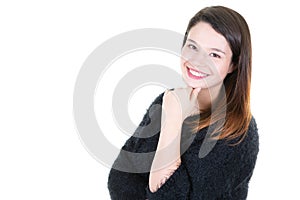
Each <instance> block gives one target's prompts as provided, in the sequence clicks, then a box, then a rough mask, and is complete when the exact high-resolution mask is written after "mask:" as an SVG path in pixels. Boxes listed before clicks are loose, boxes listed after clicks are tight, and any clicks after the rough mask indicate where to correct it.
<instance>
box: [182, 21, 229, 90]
mask: <svg viewBox="0 0 300 200" xmlns="http://www.w3.org/2000/svg"><path fill="white" fill-rule="evenodd" d="M231 57H232V52H231V49H230V46H229V44H228V42H227V41H226V39H225V38H224V37H223V36H222V35H221V34H219V33H217V32H216V31H215V30H214V29H213V28H212V27H211V25H210V24H208V23H205V22H199V23H198V24H196V25H195V26H194V27H193V28H191V30H190V32H189V33H188V36H187V40H186V43H185V45H184V46H183V48H182V52H181V69H182V76H183V79H184V81H185V83H186V84H187V85H188V86H190V87H193V88H198V87H200V88H202V89H205V88H213V87H215V86H220V85H221V84H222V83H223V80H224V78H225V77H226V75H227V74H228V73H230V72H231V68H232V66H231Z"/></svg>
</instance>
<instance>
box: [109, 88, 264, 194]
mask: <svg viewBox="0 0 300 200" xmlns="http://www.w3.org/2000/svg"><path fill="white" fill-rule="evenodd" d="M162 97H163V94H161V95H159V96H158V97H157V98H156V99H155V100H154V101H153V103H152V104H151V106H150V107H149V108H148V110H147V112H146V114H145V115H144V118H143V120H142V122H141V123H140V126H139V127H138V128H137V130H136V131H135V133H134V135H133V136H132V137H130V138H129V139H128V140H127V142H126V143H125V145H124V146H123V147H122V150H121V151H120V154H119V156H118V158H117V159H116V161H115V163H114V165H113V167H112V169H111V171H110V174H109V178H108V189H109V192H110V196H111V199H113V200H145V199H149V200H151V199H162V200H168V199H172V200H183V199H191V200H215V199H222V200H223V199H228V200H229V199H230V200H235V199H236V200H242V199H246V197H247V192H248V183H249V180H250V178H251V176H252V173H253V170H254V166H255V163H256V158H257V154H258V150H259V149H258V146H259V141H258V133H257V127H256V123H255V120H254V118H253V117H252V120H251V123H250V125H249V128H248V131H247V135H246V137H245V138H244V140H243V141H242V142H241V143H240V144H238V145H235V146H232V145H230V144H233V143H235V142H237V141H238V140H239V138H237V139H236V140H233V141H230V142H228V141H226V140H218V141H217V143H216V144H215V145H214V146H213V148H212V149H211V150H210V151H209V153H208V154H207V155H206V156H205V157H201V156H199V152H200V148H201V145H202V143H203V141H204V139H205V136H206V133H207V131H208V128H204V129H202V130H200V131H199V132H198V133H196V134H192V133H191V130H190V127H189V125H188V124H187V123H186V122H187V121H188V120H189V119H193V117H194V116H193V117H190V118H187V120H185V122H184V123H183V126H182V137H181V153H182V155H181V165H180V166H179V168H178V169H177V170H176V171H175V172H174V174H173V175H172V176H171V177H170V178H169V179H168V180H167V182H166V183H165V184H164V185H163V186H162V187H161V188H159V189H158V190H157V191H156V192H155V193H152V192H150V190H149V187H148V178H149V171H150V168H151V163H152V160H153V157H154V153H155V150H156V147H157V143H158V139H159V130H160V116H161V107H160V106H159V105H162ZM153 108H155V109H153Z"/></svg>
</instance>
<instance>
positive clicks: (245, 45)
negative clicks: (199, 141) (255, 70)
mask: <svg viewBox="0 0 300 200" xmlns="http://www.w3.org/2000/svg"><path fill="white" fill-rule="evenodd" d="M199 22H206V23H208V24H210V25H211V26H212V28H213V29H214V30H215V31H216V32H218V33H220V34H221V35H223V36H224V38H225V39H226V40H227V42H228V44H229V46H230V48H231V51H232V59H231V65H232V67H233V68H232V69H233V70H232V72H231V73H229V74H227V76H226V77H225V79H224V81H223V85H224V94H225V95H223V97H220V98H219V99H218V103H217V105H216V106H215V109H213V110H210V111H206V112H204V113H203V114H201V117H200V122H199V120H197V125H196V124H194V130H195V131H197V130H200V129H202V128H205V127H208V126H210V125H211V124H215V127H214V132H213V133H214V134H216V133H218V135H217V138H218V139H228V140H232V139H236V138H238V139H239V140H238V143H239V142H240V141H242V140H243V139H244V137H245V136H246V133H247V129H248V126H249V124H250V121H251V118H252V115H251V110H250V85H251V68H252V66H251V65H252V48H251V36H250V31H249V27H248V25H247V22H246V21H245V19H244V18H243V17H242V16H241V15H240V14H239V13H237V12H236V11H234V10H232V9H230V8H226V7H223V6H212V7H206V8H204V9H202V10H200V11H199V12H198V13H196V15H195V16H194V17H192V18H191V20H190V21H189V24H188V27H187V30H186V32H185V37H184V41H183V46H184V45H185V43H186V40H187V36H188V33H189V31H190V30H191V28H193V27H194V26H195V25H196V24H197V23H199ZM212 112H216V113H217V115H215V116H217V117H212V116H214V114H213V113H212ZM222 119H223V121H224V123H217V122H218V121H220V120H222ZM214 134H212V135H214ZM214 136H216V135H214Z"/></svg>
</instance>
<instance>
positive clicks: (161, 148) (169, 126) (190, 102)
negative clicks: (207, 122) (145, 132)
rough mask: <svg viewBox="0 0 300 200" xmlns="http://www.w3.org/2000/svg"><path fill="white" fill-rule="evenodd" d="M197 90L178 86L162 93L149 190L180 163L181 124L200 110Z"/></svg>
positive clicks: (164, 178)
mask: <svg viewBox="0 0 300 200" xmlns="http://www.w3.org/2000/svg"><path fill="white" fill-rule="evenodd" d="M199 91H200V88H197V89H193V88H178V89H174V90H171V91H170V90H169V91H166V92H165V94H164V97H163V105H162V106H163V113H162V115H163V116H162V121H161V124H162V126H161V131H160V136H159V141H158V145H157V149H156V153H155V157H154V159H153V163H152V166H151V171H150V176H149V189H150V191H151V192H155V191H157V190H158V188H160V187H161V186H162V185H163V184H164V183H165V182H166V181H167V180H168V178H169V177H170V176H171V175H172V174H173V173H174V171H175V170H176V169H177V168H178V167H179V166H180V164H181V159H180V138H181V126H182V122H183V121H184V119H185V118H186V117H188V116H189V115H192V114H196V113H197V112H199V111H198V110H199V106H198V101H197V96H198V93H199Z"/></svg>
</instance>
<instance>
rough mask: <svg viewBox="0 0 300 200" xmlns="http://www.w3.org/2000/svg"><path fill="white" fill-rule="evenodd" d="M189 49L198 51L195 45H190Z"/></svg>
mask: <svg viewBox="0 0 300 200" xmlns="http://www.w3.org/2000/svg"><path fill="white" fill-rule="evenodd" d="M188 47H189V48H190V49H193V50H197V47H196V46H195V45H193V44H188Z"/></svg>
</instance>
